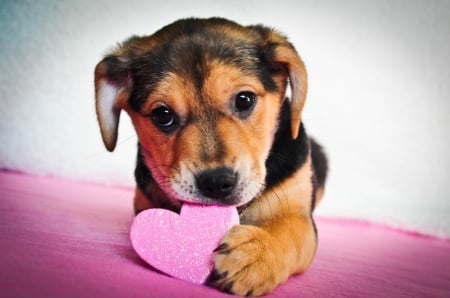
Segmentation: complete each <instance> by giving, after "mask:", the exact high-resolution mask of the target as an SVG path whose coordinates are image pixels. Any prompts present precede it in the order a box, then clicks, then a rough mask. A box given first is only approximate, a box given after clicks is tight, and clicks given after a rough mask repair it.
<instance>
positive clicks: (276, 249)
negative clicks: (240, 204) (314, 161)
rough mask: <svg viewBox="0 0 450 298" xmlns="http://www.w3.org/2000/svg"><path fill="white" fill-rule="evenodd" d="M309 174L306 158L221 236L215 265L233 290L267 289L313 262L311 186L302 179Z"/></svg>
mask: <svg viewBox="0 0 450 298" xmlns="http://www.w3.org/2000/svg"><path fill="white" fill-rule="evenodd" d="M311 175H312V171H311V160H310V159H308V162H307V163H305V164H304V165H303V166H302V168H301V169H300V170H299V171H297V172H296V173H295V175H294V176H292V177H290V178H289V179H287V180H285V181H283V182H282V183H281V184H280V185H279V186H277V187H276V188H275V189H271V190H269V191H267V192H265V193H263V194H262V195H261V196H260V197H259V198H258V199H257V200H256V202H254V203H253V204H252V206H251V208H248V209H246V210H245V211H244V212H243V213H242V215H241V225H240V226H235V227H234V228H232V229H231V231H230V232H229V233H228V234H227V235H226V236H225V238H224V239H223V240H222V243H226V244H227V249H226V250H225V251H224V252H223V253H219V254H218V255H217V257H216V259H215V265H216V268H221V270H222V271H228V272H229V274H228V275H229V276H230V275H231V276H232V278H226V279H224V280H222V281H220V282H221V283H222V284H226V283H229V282H231V283H232V285H233V286H232V289H231V291H232V292H234V293H237V294H239V295H246V294H248V289H254V290H253V291H252V293H251V294H252V295H255V296H259V295H263V294H267V293H269V292H271V291H272V290H273V289H274V288H275V287H276V286H277V285H278V284H280V283H283V282H285V281H286V280H287V278H288V277H289V276H290V275H292V274H296V273H302V272H304V271H305V270H306V269H307V268H308V266H309V265H310V264H311V262H312V260H313V258H314V255H315V252H316V245H317V244H316V236H315V233H314V229H313V225H312V219H311V218H310V215H309V214H310V210H309V206H310V205H311V198H312V192H313V189H312V185H311V184H310V183H304V181H307V179H310V178H311ZM300 243H301V245H299V244H300ZM236 281H238V282H236Z"/></svg>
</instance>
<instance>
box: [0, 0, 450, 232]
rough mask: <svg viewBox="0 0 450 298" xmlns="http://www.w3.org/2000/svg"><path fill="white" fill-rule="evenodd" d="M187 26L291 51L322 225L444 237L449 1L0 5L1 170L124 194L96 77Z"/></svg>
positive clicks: (131, 137) (448, 206) (449, 180)
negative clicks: (304, 73) (317, 145)
mask: <svg viewBox="0 0 450 298" xmlns="http://www.w3.org/2000/svg"><path fill="white" fill-rule="evenodd" d="M188 16H199V17H210V16H222V17H227V18H230V19H233V20H235V21H238V22H240V23H242V24H245V25H248V24H254V23H263V24H266V25H269V26H273V27H276V28H277V29H279V30H281V31H282V32H284V33H285V34H287V35H288V36H289V37H290V39H291V41H292V42H293V43H294V44H295V46H296V47H297V50H298V51H299V53H300V54H301V56H302V57H303V59H304V61H305V62H306V65H307V67H308V70H309V78H310V89H309V90H310V92H309V96H308V101H307V104H306V108H305V110H304V120H305V123H306V127H307V130H308V132H309V133H310V134H311V135H314V136H315V137H316V138H317V139H318V140H319V141H320V142H321V143H322V144H324V145H325V147H326V150H327V152H328V155H329V158H330V160H331V164H330V166H331V172H330V177H329V183H328V187H327V190H326V196H325V199H324V201H323V202H322V204H321V205H320V207H319V209H318V214H320V215H327V216H340V217H341V216H344V217H352V218H359V219H364V220H371V221H377V222H382V223H385V224H389V225H391V226H397V227H402V228H406V229H409V230H415V231H420V232H424V233H431V234H434V235H438V236H444V237H450V195H449V194H450V158H449V156H450V154H449V152H450V138H449V135H450V133H449V130H450V120H449V119H450V118H449V114H450V96H449V95H450V92H449V83H450V2H448V1H412V0H405V1H391V0H382V1H356V0H355V1H299V0H295V1H261V0H260V1H244V0H240V1H234V0H233V1H232V0H229V1H226V2H225V1H204V0H196V1H183V0H179V1H173V0H172V1H170V0H167V1H153V0H147V1H137V0H127V1H112V0H108V1H104V0H102V1H90V0H83V1H2V2H1V3H0V55H1V56H0V70H1V72H0V119H1V120H0V167H1V168H3V169H13V170H19V171H24V172H28V173H34V174H42V175H50V176H58V177H64V178H69V179H75V180H84V181H91V182H96V183H102V184H107V185H119V186H132V185H133V174H132V173H133V166H134V162H135V161H134V160H135V146H136V137H135V134H134V132H133V130H132V129H131V125H130V122H129V120H128V119H127V117H126V115H125V114H123V115H122V119H121V125H122V126H121V128H120V136H119V145H118V148H117V150H116V152H114V154H110V153H107V152H106V150H105V149H104V148H103V145H102V143H101V139H100V133H99V130H98V127H97V123H96V118H95V112H94V98H93V69H94V67H95V64H96V63H97V62H98V61H99V60H100V59H101V58H102V55H103V54H104V53H105V51H106V50H108V49H109V48H110V47H111V46H114V45H115V43H116V42H119V41H122V40H124V39H125V38H127V37H128V36H130V35H132V34H141V35H143V34H151V33H152V32H154V31H155V30H157V29H159V28H160V27H161V26H163V25H166V24H168V23H170V22H172V21H174V20H176V19H178V18H181V17H188ZM124 116H125V117H124ZM24 187H26V186H24Z"/></svg>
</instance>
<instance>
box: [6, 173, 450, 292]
mask: <svg viewBox="0 0 450 298" xmlns="http://www.w3.org/2000/svg"><path fill="white" fill-rule="evenodd" d="M131 197H132V190H129V189H113V188H105V187H100V186H96V185H90V184H83V183H77V182H70V181H64V180H57V179H49V178H39V177H31V176H26V175H20V174H15V173H8V172H0V237H1V241H0V296H1V297H213V298H214V297H230V296H229V295H227V294H224V293H221V292H218V291H216V290H215V289H212V288H208V287H205V286H199V285H195V284H191V283H188V282H184V281H180V280H177V279H174V278H171V277H168V276H165V275H163V274H160V273H158V272H155V271H153V270H152V269H150V268H149V267H148V266H147V265H146V264H145V263H144V262H143V261H141V260H140V259H139V257H138V256H137V255H136V254H135V253H134V251H133V250H132V248H131V246H130V241H129V236H128V232H129V226H130V223H131V220H132V217H133V213H132V208H131V207H132V203H131ZM317 225H318V229H319V238H320V244H319V250H318V253H317V257H316V259H315V261H314V263H313V265H312V267H311V268H310V270H309V271H308V272H306V273H305V274H303V275H299V276H294V277H292V278H291V279H289V281H288V282H287V283H285V284H284V285H282V286H280V287H279V288H277V289H276V290H275V291H274V292H273V293H272V294H271V295H269V297H413V296H414V297H450V241H448V240H439V239H434V238H427V237H422V236H419V235H412V234H407V233H402V232H400V231H395V230H392V229H386V228H383V227H379V226H376V225H370V224H364V223H359V222H352V221H342V220H332V219H324V218H322V219H319V220H318V221H317Z"/></svg>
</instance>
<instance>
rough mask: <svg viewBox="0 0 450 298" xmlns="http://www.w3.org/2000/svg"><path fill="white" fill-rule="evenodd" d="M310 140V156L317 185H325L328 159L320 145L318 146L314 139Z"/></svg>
mask: <svg viewBox="0 0 450 298" xmlns="http://www.w3.org/2000/svg"><path fill="white" fill-rule="evenodd" d="M310 142H311V158H312V164H313V167H314V176H315V177H316V182H317V185H318V186H319V187H323V186H324V185H325V181H326V179H327V174H328V161H327V157H326V155H325V153H324V152H323V148H322V146H320V145H319V144H318V143H317V142H316V141H315V140H314V139H312V138H311V139H310Z"/></svg>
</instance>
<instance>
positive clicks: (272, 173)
mask: <svg viewBox="0 0 450 298" xmlns="http://www.w3.org/2000/svg"><path fill="white" fill-rule="evenodd" d="M290 119H291V118H290V106H289V103H288V102H287V101H285V102H284V104H283V106H282V110H281V114H280V120H279V128H278V131H277V132H276V134H275V139H274V143H273V145H272V148H271V149H270V153H269V157H268V158H267V160H266V169H267V174H266V188H270V187H273V186H275V185H277V184H278V183H280V182H281V181H283V180H284V179H286V178H288V177H290V176H291V175H292V174H293V173H294V172H295V171H297V170H298V169H299V168H300V167H301V165H302V164H303V163H304V162H305V161H306V158H307V157H308V153H309V142H308V136H307V135H306V131H305V129H304V127H303V123H302V125H301V126H300V130H299V134H298V137H297V139H295V140H293V139H292V136H291V121H290Z"/></svg>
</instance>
